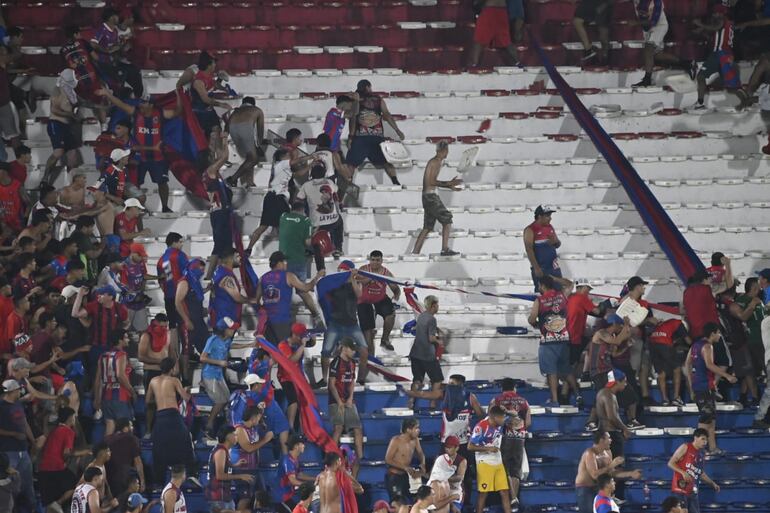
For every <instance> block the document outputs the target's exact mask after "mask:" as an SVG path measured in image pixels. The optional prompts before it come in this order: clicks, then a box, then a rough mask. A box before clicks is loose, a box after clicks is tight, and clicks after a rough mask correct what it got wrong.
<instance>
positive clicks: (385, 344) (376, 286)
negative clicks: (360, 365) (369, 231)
mask: <svg viewBox="0 0 770 513" xmlns="http://www.w3.org/2000/svg"><path fill="white" fill-rule="evenodd" d="M382 256H383V255H382V251H379V250H376V249H375V250H374V251H372V252H371V253H369V263H368V264H367V265H364V266H363V267H361V269H360V270H361V271H367V272H370V273H373V274H381V275H383V276H391V277H392V276H393V274H392V273H391V272H390V271H389V270H388V269H387V268H386V267H384V266H383V265H382ZM359 279H360V280H361V297H359V298H358V322H359V324H360V326H361V331H363V332H364V338H366V345H367V346H368V347H369V354H374V328H375V320H376V318H377V316H378V315H379V316H381V317H382V320H383V322H382V340H381V341H380V347H381V348H382V349H386V350H388V351H393V344H391V343H390V332H391V330H392V329H393V324H395V322H396V310H395V308H394V307H393V301H392V300H391V299H390V298H389V297H388V294H387V288H388V287H390V290H391V291H393V299H394V300H395V301H398V298H399V296H400V295H401V289H400V288H399V287H398V285H394V284H392V283H391V284H388V285H386V284H385V283H384V282H381V281H377V280H373V279H369V278H366V277H363V276H360V275H359Z"/></svg>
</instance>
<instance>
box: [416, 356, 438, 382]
mask: <svg viewBox="0 0 770 513" xmlns="http://www.w3.org/2000/svg"><path fill="white" fill-rule="evenodd" d="M411 360H412V380H413V381H423V380H424V379H425V375H426V374H427V375H428V379H430V382H431V383H443V382H444V373H443V372H442V371H441V365H439V363H438V360H430V361H429V360H418V359H417V358H412V359H411Z"/></svg>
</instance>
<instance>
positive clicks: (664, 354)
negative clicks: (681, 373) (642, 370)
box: [650, 344, 678, 376]
mask: <svg viewBox="0 0 770 513" xmlns="http://www.w3.org/2000/svg"><path fill="white" fill-rule="evenodd" d="M650 357H651V358H652V366H653V367H655V372H657V373H661V372H665V373H666V375H668V376H671V374H672V373H673V372H674V369H675V368H677V367H678V365H677V358H676V351H675V350H674V346H667V345H665V344H650Z"/></svg>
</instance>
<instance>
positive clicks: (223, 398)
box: [201, 317, 254, 438]
mask: <svg viewBox="0 0 770 513" xmlns="http://www.w3.org/2000/svg"><path fill="white" fill-rule="evenodd" d="M238 328H240V324H239V323H237V322H235V321H234V320H233V319H231V318H229V317H222V318H221V319H219V320H218V321H217V323H216V325H215V326H214V333H213V334H212V335H211V336H210V337H209V339H208V340H207V341H206V347H204V348H203V353H201V363H202V364H203V369H202V370H201V381H202V383H203V387H204V388H205V389H206V395H208V396H209V398H210V399H211V401H212V402H213V403H214V406H213V407H212V408H211V413H210V414H209V418H208V420H207V421H206V434H207V435H208V436H209V438H213V431H214V421H215V420H216V418H217V416H218V415H219V413H220V412H221V411H222V410H223V409H224V407H225V406H227V400H228V399H229V398H230V389H229V388H228V387H227V382H226V381H225V374H224V369H226V368H227V358H228V354H229V353H230V350H231V349H247V348H249V347H254V344H249V343H246V344H244V343H241V344H234V343H233V337H234V336H235V334H236V333H237V332H238Z"/></svg>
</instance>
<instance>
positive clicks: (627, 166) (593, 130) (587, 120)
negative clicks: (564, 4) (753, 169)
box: [532, 39, 704, 283]
mask: <svg viewBox="0 0 770 513" xmlns="http://www.w3.org/2000/svg"><path fill="white" fill-rule="evenodd" d="M532 44H533V45H534V47H535V49H536V50H537V53H538V54H539V55H540V60H541V61H542V62H543V66H545V70H546V71H547V72H548V75H549V76H550V77H551V80H552V81H553V83H554V85H556V88H557V89H558V90H559V94H561V97H562V98H563V99H564V102H565V103H566V104H567V106H568V107H569V109H570V110H571V111H572V114H573V115H574V116H575V119H576V120H577V122H578V123H580V126H581V127H582V128H583V130H585V132H586V133H587V134H588V136H589V137H590V138H591V141H592V142H593V143H594V146H596V149H597V150H599V152H600V153H601V154H602V155H603V156H604V158H605V159H606V160H607V163H608V164H609V166H610V169H612V172H613V173H614V174H615V176H616V177H617V179H618V181H619V182H620V183H621V184H622V185H623V188H624V189H625V190H626V193H627V194H628V197H629V198H631V201H632V202H633V203H634V206H635V207H636V210H637V211H638V212H639V215H640V216H641V217H642V219H643V220H644V223H645V224H646V225H647V228H649V229H650V233H652V235H653V237H655V240H656V241H657V242H658V245H660V248H661V249H662V250H663V252H664V253H665V254H666V256H667V257H668V260H669V262H671V265H672V266H673V268H674V270H675V271H676V274H677V275H678V276H679V279H680V280H682V281H683V282H684V283H687V279H688V278H689V277H690V276H692V275H693V274H695V272H696V271H700V270H703V269H704V267H703V263H702V262H701V261H700V260H699V259H698V257H697V255H696V254H695V251H693V249H692V248H691V247H690V245H689V244H688V243H687V240H686V239H685V238H684V236H682V233H681V232H680V231H679V230H678V229H677V227H676V225H675V224H674V222H673V221H672V220H671V218H670V217H669V216H668V214H666V211H665V209H664V208H663V207H662V206H661V204H660V202H658V200H657V198H655V196H654V195H653V194H652V192H651V191H650V189H649V187H647V184H645V183H644V180H642V178H641V177H640V176H639V173H637V172H636V169H634V167H633V166H632V165H631V163H630V162H629V161H628V159H627V158H626V156H625V155H623V152H621V151H620V148H618V146H617V145H616V144H615V142H614V141H613V140H612V138H611V137H610V136H609V135H608V134H607V132H605V131H604V129H603V128H602V126H601V125H600V124H599V122H598V121H597V120H596V118H594V116H593V115H592V114H591V113H590V112H589V110H588V109H587V108H586V106H585V105H583V102H581V101H580V98H578V96H577V94H576V93H575V91H574V89H572V87H571V86H570V85H569V84H568V83H567V81H566V80H564V78H563V77H562V76H561V74H560V73H559V72H558V70H557V69H556V67H554V65H553V64H552V63H551V61H550V60H549V59H548V56H547V55H546V54H545V52H543V49H542V48H541V47H540V45H539V44H538V42H537V41H535V40H534V39H533V42H532Z"/></svg>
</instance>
